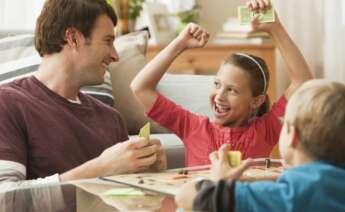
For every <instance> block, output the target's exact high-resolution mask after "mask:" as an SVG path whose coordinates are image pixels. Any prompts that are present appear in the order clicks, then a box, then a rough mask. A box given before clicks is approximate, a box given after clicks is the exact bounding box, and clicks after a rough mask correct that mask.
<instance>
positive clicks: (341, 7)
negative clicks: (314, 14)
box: [324, 0, 345, 83]
mask: <svg viewBox="0 0 345 212" xmlns="http://www.w3.org/2000/svg"><path fill="white" fill-rule="evenodd" d="M324 53H325V54H324V60H325V66H324V75H325V78H327V79H331V80H336V81H340V82H343V83H345V54H344V53H345V1H344V0H333V1H329V2H327V3H326V1H325V46H324Z"/></svg>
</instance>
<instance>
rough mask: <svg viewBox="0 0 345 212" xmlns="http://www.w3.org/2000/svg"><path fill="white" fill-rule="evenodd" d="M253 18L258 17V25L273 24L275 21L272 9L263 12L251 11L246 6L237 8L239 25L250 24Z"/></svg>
mask: <svg viewBox="0 0 345 212" xmlns="http://www.w3.org/2000/svg"><path fill="white" fill-rule="evenodd" d="M255 16H258V17H259V21H260V23H268V22H274V20H275V17H274V10H273V7H271V8H270V9H269V10H266V11H265V12H263V11H251V10H250V9H249V8H248V7H247V6H239V7H238V19H239V21H240V24H241V25H245V24H250V22H251V20H252V19H253V18H254V17H255Z"/></svg>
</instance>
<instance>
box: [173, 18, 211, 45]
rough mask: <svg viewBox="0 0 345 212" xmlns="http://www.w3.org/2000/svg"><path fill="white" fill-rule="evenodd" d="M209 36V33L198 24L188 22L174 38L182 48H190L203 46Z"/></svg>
mask: <svg viewBox="0 0 345 212" xmlns="http://www.w3.org/2000/svg"><path fill="white" fill-rule="evenodd" d="M209 37H210V34H209V33H208V32H207V31H205V30H204V29H203V28H201V27H200V26H199V25H197V24H194V23H189V24H188V25H187V26H186V28H185V29H184V30H183V31H182V32H181V33H180V34H179V36H178V37H177V38H176V40H177V42H178V44H179V45H180V46H181V47H182V48H184V49H191V48H201V47H204V46H205V45H206V43H207V42H208V39H209Z"/></svg>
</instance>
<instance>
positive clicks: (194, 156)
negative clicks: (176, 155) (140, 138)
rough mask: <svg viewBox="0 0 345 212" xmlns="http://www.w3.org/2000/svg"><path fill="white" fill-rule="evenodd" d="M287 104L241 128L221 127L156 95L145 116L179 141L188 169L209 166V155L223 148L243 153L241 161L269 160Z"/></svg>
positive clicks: (282, 102)
mask: <svg viewBox="0 0 345 212" xmlns="http://www.w3.org/2000/svg"><path fill="white" fill-rule="evenodd" d="M286 103H287V100H286V98H285V97H284V96H282V97H280V98H279V100H278V101H277V102H276V103H275V104H274V105H273V106H272V109H271V110H270V111H269V112H268V113H266V114H264V115H263V116H261V117H259V118H257V119H255V120H254V121H252V122H250V123H249V124H248V125H247V126H244V127H220V126H218V125H216V124H214V123H212V122H210V120H209V118H208V117H206V116H200V115H196V114H194V113H192V112H190V111H188V110H185V109H184V108H182V107H181V106H179V105H176V104H175V103H174V102H172V101H170V100H169V99H167V98H166V97H164V96H162V95H159V96H158V97H157V99H156V101H155V103H154V105H153V106H152V108H151V109H150V111H148V113H147V116H148V117H150V118H151V119H152V120H154V121H156V122H157V123H159V124H160V125H162V126H163V127H165V128H167V129H169V130H171V131H172V132H173V133H175V134H176V135H177V136H178V137H180V138H181V140H182V141H183V143H184V145H185V154H186V155H185V156H186V165H187V166H196V165H203V164H209V163H210V162H209V158H208V156H209V154H210V153H211V152H213V151H216V150H218V149H219V148H220V147H221V145H222V144H225V143H227V144H229V145H230V146H231V149H232V150H239V151H241V152H242V155H243V158H244V159H245V158H248V157H251V158H258V157H269V155H270V153H271V151H272V149H273V147H274V145H275V144H276V143H277V142H278V140H279V134H280V129H281V126H282V125H281V123H280V121H279V118H281V117H282V116H283V115H284V113H285V107H286Z"/></svg>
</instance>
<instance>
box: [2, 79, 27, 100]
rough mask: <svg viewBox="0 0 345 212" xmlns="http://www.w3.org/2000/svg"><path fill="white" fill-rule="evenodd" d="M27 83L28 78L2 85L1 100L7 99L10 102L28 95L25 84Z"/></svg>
mask: <svg viewBox="0 0 345 212" xmlns="http://www.w3.org/2000/svg"><path fill="white" fill-rule="evenodd" d="M27 81H28V78H22V79H18V80H14V81H11V82H8V83H5V84H2V85H0V99H4V98H5V99H6V101H9V100H11V99H18V98H22V97H23V96H24V93H26V92H25V91H26V89H25V84H26V83H27Z"/></svg>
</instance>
